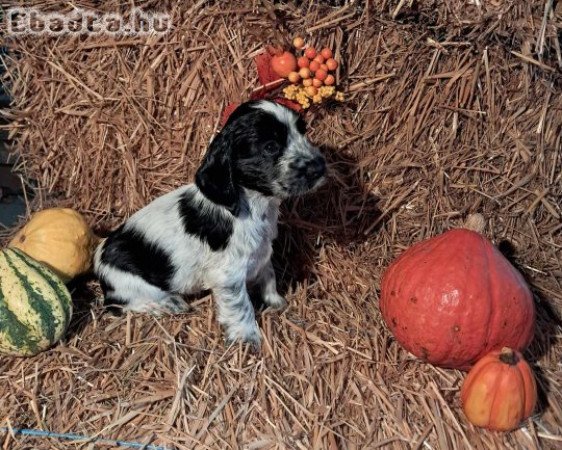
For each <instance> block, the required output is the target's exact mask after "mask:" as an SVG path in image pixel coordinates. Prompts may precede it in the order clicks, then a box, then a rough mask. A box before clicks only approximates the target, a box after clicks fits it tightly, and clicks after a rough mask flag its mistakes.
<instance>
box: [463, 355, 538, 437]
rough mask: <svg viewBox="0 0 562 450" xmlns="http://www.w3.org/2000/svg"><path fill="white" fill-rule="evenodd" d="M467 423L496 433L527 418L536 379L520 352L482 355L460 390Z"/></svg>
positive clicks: (533, 399)
mask: <svg viewBox="0 0 562 450" xmlns="http://www.w3.org/2000/svg"><path fill="white" fill-rule="evenodd" d="M461 401H462V406H463V410H464V413H465V414H466V417H467V418H468V420H469V421H470V422H471V423H472V424H474V425H476V426H478V427H484V428H489V429H491V430H496V431H510V430H513V429H514V428H517V427H518V426H519V424H520V423H521V421H523V420H525V419H526V418H528V417H529V416H530V415H531V413H532V412H533V409H535V404H536V402H537V386H536V383H535V377H534V375H533V372H532V370H531V368H530V367H529V365H528V364H527V362H526V361H525V360H524V359H523V357H522V356H521V353H519V352H516V351H513V350H511V349H510V348H504V349H502V350H501V351H500V350H496V351H493V352H491V353H489V354H488V355H486V356H484V358H482V359H481V360H480V361H478V362H477V363H476V365H475V366H474V367H473V368H472V370H471V371H470V372H469V373H468V376H467V377H466V380H464V383H463V385H462V389H461Z"/></svg>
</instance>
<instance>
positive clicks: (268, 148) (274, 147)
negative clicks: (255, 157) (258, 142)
mask: <svg viewBox="0 0 562 450" xmlns="http://www.w3.org/2000/svg"><path fill="white" fill-rule="evenodd" d="M279 149H280V147H279V144H278V143H277V142H275V141H269V142H266V144H265V145H264V148H263V151H264V152H265V153H268V154H270V155H273V154H276V153H279Z"/></svg>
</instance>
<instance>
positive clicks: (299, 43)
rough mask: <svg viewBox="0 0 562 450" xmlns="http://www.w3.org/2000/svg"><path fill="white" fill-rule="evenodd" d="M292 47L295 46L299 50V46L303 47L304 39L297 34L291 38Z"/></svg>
mask: <svg viewBox="0 0 562 450" xmlns="http://www.w3.org/2000/svg"><path fill="white" fill-rule="evenodd" d="M293 47H295V48H296V49H297V50H300V49H301V48H303V47H304V39H303V38H301V37H300V36H297V37H296V38H295V39H293Z"/></svg>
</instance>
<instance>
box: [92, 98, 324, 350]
mask: <svg viewBox="0 0 562 450" xmlns="http://www.w3.org/2000/svg"><path fill="white" fill-rule="evenodd" d="M304 133H305V125H304V122H303V120H302V118H301V117H300V116H299V115H298V114H296V113H295V112H293V111H291V110H290V109H288V108H285V107H284V106H281V105H279V104H277V103H273V102H269V101H258V102H247V103H244V104H242V105H241V106H239V107H238V108H237V109H236V110H235V111H234V112H233V113H232V115H231V116H230V118H229V120H228V122H227V123H226V125H225V126H224V128H223V129H222V131H221V132H220V133H219V134H218V135H217V136H216V137H215V138H214V140H213V141H212V142H211V145H210V146H209V149H208V151H207V153H206V155H205V157H204V159H203V162H202V164H201V166H200V167H199V169H198V171H197V173H196V178H195V183H194V184H189V185H186V186H183V187H181V188H179V189H177V190H175V191H173V192H170V193H168V194H165V195H163V196H161V197H159V198H157V199H156V200H154V201H153V202H152V203H150V204H149V205H148V206H146V207H144V208H143V209H141V210H140V211H138V212H137V213H135V214H134V215H133V216H131V217H130V218H129V219H128V220H127V221H126V222H125V224H123V225H122V226H121V227H120V228H118V229H117V230H115V231H114V232H113V233H112V234H111V235H109V237H108V238H107V239H106V240H105V241H104V242H103V243H101V244H100V245H99V247H98V248H97V250H96V253H95V258H94V270H95V273H96V275H97V276H98V277H99V279H100V282H101V286H102V289H103V292H104V296H105V304H106V306H108V307H110V308H113V309H115V308H117V309H120V310H129V311H135V312H148V313H153V314H160V313H170V314H173V313H180V312H182V311H184V310H186V309H187V304H186V303H185V301H184V299H183V297H182V296H183V295H187V294H195V293H198V292H201V291H203V290H207V289H210V290H212V293H213V296H214V298H215V302H216V305H217V309H218V320H219V322H220V323H221V324H222V325H223V326H224V327H225V331H226V335H227V338H228V340H229V341H236V340H240V341H243V342H247V343H251V344H253V345H256V346H258V345H259V344H260V342H261V337H260V332H259V328H258V326H257V323H256V320H255V315H254V309H253V306H252V303H251V302H250V297H249V296H248V289H249V288H253V287H255V288H257V289H258V290H259V292H260V293H261V295H262V297H263V301H264V302H265V304H266V305H268V306H271V307H273V308H282V307H284V306H285V305H286V301H285V299H284V298H283V297H282V296H281V295H279V294H278V293H277V288H276V281H275V273H274V271H273V267H272V264H271V253H272V241H273V239H275V238H276V237H277V217H278V215H279V204H280V203H281V201H282V200H283V199H284V198H287V197H291V196H295V195H300V194H304V193H306V192H308V191H311V190H313V189H315V188H316V187H317V186H319V185H320V184H321V183H322V182H323V181H324V179H325V174H326V161H325V159H324V157H323V156H322V155H321V154H320V152H319V151H318V149H317V148H316V147H314V146H313V145H312V144H311V143H310V142H309V141H308V140H307V139H306V137H305V136H304Z"/></svg>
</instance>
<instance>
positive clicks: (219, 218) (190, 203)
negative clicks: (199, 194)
mask: <svg viewBox="0 0 562 450" xmlns="http://www.w3.org/2000/svg"><path fill="white" fill-rule="evenodd" d="M178 208H179V213H180V217H181V219H182V222H183V227H184V230H185V232H186V233H188V234H190V235H192V236H197V237H198V238H199V239H200V240H201V241H203V242H206V243H207V244H209V247H211V249H212V250H214V251H218V250H224V249H225V248H226V246H227V245H228V241H229V240H230V236H232V217H229V216H228V215H227V214H225V213H223V212H222V211H220V210H218V209H210V208H205V209H204V208H203V205H202V203H201V202H199V201H197V200H196V199H195V198H194V194H193V193H192V192H186V193H185V194H184V195H182V197H181V199H180V201H179V205H178Z"/></svg>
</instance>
